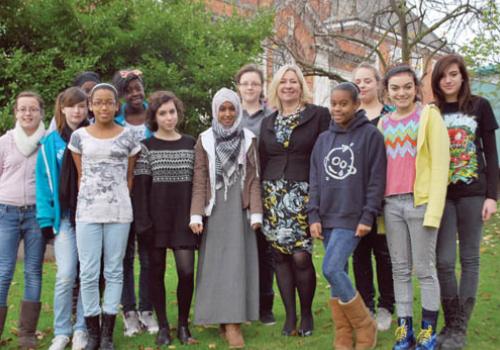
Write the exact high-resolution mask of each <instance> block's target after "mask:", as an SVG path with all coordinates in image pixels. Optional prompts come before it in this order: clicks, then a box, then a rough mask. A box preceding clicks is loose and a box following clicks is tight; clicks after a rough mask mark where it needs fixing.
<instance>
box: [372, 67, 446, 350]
mask: <svg viewBox="0 0 500 350" xmlns="http://www.w3.org/2000/svg"><path fill="white" fill-rule="evenodd" d="M383 84H384V89H385V91H386V93H387V95H388V97H389V99H390V101H391V103H392V104H393V105H394V106H395V107H396V110H395V111H394V112H392V113H389V114H387V115H385V116H384V117H383V118H382V119H381V121H380V123H379V127H380V129H381V131H382V133H383V135H384V141H385V147H386V153H387V181H386V190H385V208H384V220H385V226H386V232H387V242H388V245H389V252H390V254H391V260H392V273H393V279H394V292H395V298H396V308H397V315H398V329H397V330H396V344H395V345H394V347H393V349H395V350H404V349H413V348H414V346H415V343H417V344H416V349H417V350H424V349H425V350H427V349H435V343H436V335H435V329H436V323H437V316H438V310H439V283H438V279H437V272H436V264H435V260H436V240H437V231H438V228H439V223H440V221H441V215H442V213H443V208H444V202H445V197H446V186H447V179H448V165H449V159H450V156H449V139H448V136H447V132H446V127H445V125H444V123H443V120H442V118H441V114H440V113H439V110H438V109H437V108H436V107H434V106H432V105H427V106H421V105H420V104H418V103H417V92H418V88H419V82H418V79H417V77H416V74H415V72H414V71H413V70H412V69H411V68H410V67H409V66H407V65H399V66H395V67H393V68H391V69H390V70H389V71H387V73H386V75H385V77H384V81H383ZM412 271H415V273H416V275H417V278H418V281H419V284H420V292H421V295H422V330H421V332H420V334H419V336H418V337H417V339H415V337H414V334H413V326H412V324H413V286H412V278H411V277H412Z"/></svg>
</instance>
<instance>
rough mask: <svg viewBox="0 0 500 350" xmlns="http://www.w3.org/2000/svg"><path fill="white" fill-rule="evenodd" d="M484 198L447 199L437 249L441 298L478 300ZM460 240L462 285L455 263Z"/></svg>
mask: <svg viewBox="0 0 500 350" xmlns="http://www.w3.org/2000/svg"><path fill="white" fill-rule="evenodd" d="M484 200H485V198H484V197H482V196H476V197H463V198H459V199H457V200H449V199H448V200H446V205H445V208H444V213H443V218H442V219H441V226H440V228H439V234H438V239H437V247H436V252H437V254H436V258H437V270H438V278H439V285H440V287H441V297H442V298H453V297H456V296H459V297H460V298H461V299H462V300H466V299H467V298H475V297H476V294H477V287H478V283H479V256H480V250H479V249H480V248H481V238H482V233H483V219H482V213H481V211H482V208H483V204H484ZM457 240H458V249H459V252H460V254H459V256H460V282H458V281H457V276H456V271H455V262H456V259H457Z"/></svg>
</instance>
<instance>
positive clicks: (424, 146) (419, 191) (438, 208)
mask: <svg viewBox="0 0 500 350" xmlns="http://www.w3.org/2000/svg"><path fill="white" fill-rule="evenodd" d="M378 127H379V129H380V130H381V131H383V129H382V122H381V121H380V122H379V125H378ZM449 169H450V139H449V136H448V130H447V129H446V125H445V124H444V121H443V118H442V117H441V113H440V112H439V109H438V108H437V107H436V106H434V105H432V104H431V105H426V106H425V107H424V108H423V109H422V112H421V115H420V121H419V127H418V135H417V157H416V160H415V170H416V172H415V184H414V185H413V197H414V205H415V207H417V206H419V205H422V204H426V203H427V208H426V211H425V216H424V226H428V227H434V228H439V224H440V223H441V216H442V215H443V210H444V204H445V201H446V189H447V187H448V172H449ZM378 225H379V226H378V231H379V233H381V232H385V225H384V222H383V217H379V219H378Z"/></svg>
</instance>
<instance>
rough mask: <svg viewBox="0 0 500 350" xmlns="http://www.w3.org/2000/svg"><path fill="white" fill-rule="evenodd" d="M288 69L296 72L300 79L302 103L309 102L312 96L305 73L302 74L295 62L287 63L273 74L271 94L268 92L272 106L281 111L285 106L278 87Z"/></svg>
mask: <svg viewBox="0 0 500 350" xmlns="http://www.w3.org/2000/svg"><path fill="white" fill-rule="evenodd" d="M288 71H292V72H294V73H295V75H296V76H297V79H298V80H299V84H300V87H301V90H302V91H301V93H300V103H301V104H302V105H304V104H306V103H309V102H310V101H311V98H312V95H311V92H310V91H309V87H308V86H307V83H306V80H305V79H304V74H302V71H301V70H300V68H299V67H298V66H296V65H295V64H286V65H284V66H283V67H281V68H280V69H278V71H277V72H276V74H274V76H273V80H272V81H271V84H270V85H269V94H268V96H269V104H270V105H271V106H274V107H276V108H278V110H279V111H280V112H282V111H283V106H282V105H281V101H280V99H279V97H278V87H279V85H280V82H281V79H283V76H284V75H285V73H286V72H288Z"/></svg>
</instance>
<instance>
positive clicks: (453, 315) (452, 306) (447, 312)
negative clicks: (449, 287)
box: [436, 296, 459, 349]
mask: <svg viewBox="0 0 500 350" xmlns="http://www.w3.org/2000/svg"><path fill="white" fill-rule="evenodd" d="M441 305H442V306H443V314H444V327H443V328H442V329H441V332H439V334H438V336H437V341H436V345H437V348H438V349H439V348H440V347H441V345H442V344H443V343H444V342H445V341H446V339H448V338H449V337H450V336H451V334H452V330H453V329H454V328H455V325H456V322H457V317H458V309H459V302H458V296H455V297H452V298H442V299H441Z"/></svg>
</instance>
